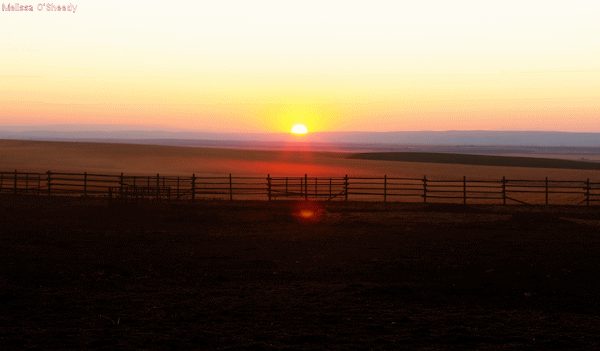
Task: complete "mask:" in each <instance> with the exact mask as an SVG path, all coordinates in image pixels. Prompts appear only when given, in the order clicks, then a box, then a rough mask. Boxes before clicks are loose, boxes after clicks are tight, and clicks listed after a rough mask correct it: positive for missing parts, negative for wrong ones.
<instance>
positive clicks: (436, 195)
mask: <svg viewBox="0 0 600 351" xmlns="http://www.w3.org/2000/svg"><path fill="white" fill-rule="evenodd" d="M0 193H12V194H33V195H38V196H41V195H47V196H52V195H71V196H86V197H88V196H89V197H107V198H108V199H110V200H111V201H143V200H153V201H165V200H167V201H171V200H182V199H185V200H196V199H200V198H204V199H206V198H211V199H228V200H233V199H240V200H242V199H265V197H266V199H268V200H269V201H271V200H276V199H294V198H300V199H306V200H308V199H309V198H310V199H318V200H326V201H330V200H342V201H348V199H349V197H351V200H365V201H384V202H385V201H403V202H410V201H413V202H414V201H423V202H425V203H427V202H432V201H433V202H448V201H450V202H457V201H458V202H462V203H463V204H466V203H467V200H469V202H470V203H471V202H478V203H482V201H483V202H485V203H502V204H507V203H508V204H511V203H521V204H534V203H536V204H546V205H548V204H550V197H552V200H554V201H552V204H563V205H566V204H583V203H585V205H587V206H589V205H590V204H593V203H594V202H598V201H600V182H590V180H589V178H588V179H586V180H583V181H581V180H548V178H546V179H544V180H523V179H506V178H505V177H502V179H499V180H478V179H467V178H466V177H463V178H462V179H458V180H433V179H427V177H425V176H424V177H423V178H390V177H387V176H384V177H383V178H365V177H348V176H347V175H346V176H344V177H330V178H327V177H308V175H304V177H271V176H270V175H267V177H266V178H264V177H233V176H232V175H231V174H230V175H229V176H225V177H196V175H195V174H193V175H192V176H191V177H175V176H161V175H159V174H157V175H156V176H131V175H124V174H123V173H121V174H120V175H106V174H92V173H53V172H50V171H48V172H46V173H26V172H17V171H16V170H15V171H14V172H0Z"/></svg>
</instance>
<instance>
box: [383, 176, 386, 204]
mask: <svg viewBox="0 0 600 351" xmlns="http://www.w3.org/2000/svg"><path fill="white" fill-rule="evenodd" d="M383 202H387V175H384V176H383Z"/></svg>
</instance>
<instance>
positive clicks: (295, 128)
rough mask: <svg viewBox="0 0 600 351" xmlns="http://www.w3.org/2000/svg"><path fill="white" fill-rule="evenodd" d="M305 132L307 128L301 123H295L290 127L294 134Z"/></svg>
mask: <svg viewBox="0 0 600 351" xmlns="http://www.w3.org/2000/svg"><path fill="white" fill-rule="evenodd" d="M307 132H308V130H306V127H305V126H303V125H302V124H296V125H295V126H293V127H292V133H294V134H306V133H307Z"/></svg>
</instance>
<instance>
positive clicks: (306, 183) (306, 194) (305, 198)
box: [304, 174, 308, 200]
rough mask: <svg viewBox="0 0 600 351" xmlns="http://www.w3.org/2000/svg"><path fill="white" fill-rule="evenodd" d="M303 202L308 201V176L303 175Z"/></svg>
mask: <svg viewBox="0 0 600 351" xmlns="http://www.w3.org/2000/svg"><path fill="white" fill-rule="evenodd" d="M304 200H308V175H307V174H305V175H304Z"/></svg>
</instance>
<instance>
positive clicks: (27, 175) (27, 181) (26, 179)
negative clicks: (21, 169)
mask: <svg viewBox="0 0 600 351" xmlns="http://www.w3.org/2000/svg"><path fill="white" fill-rule="evenodd" d="M27 189H29V173H25V193H27Z"/></svg>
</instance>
